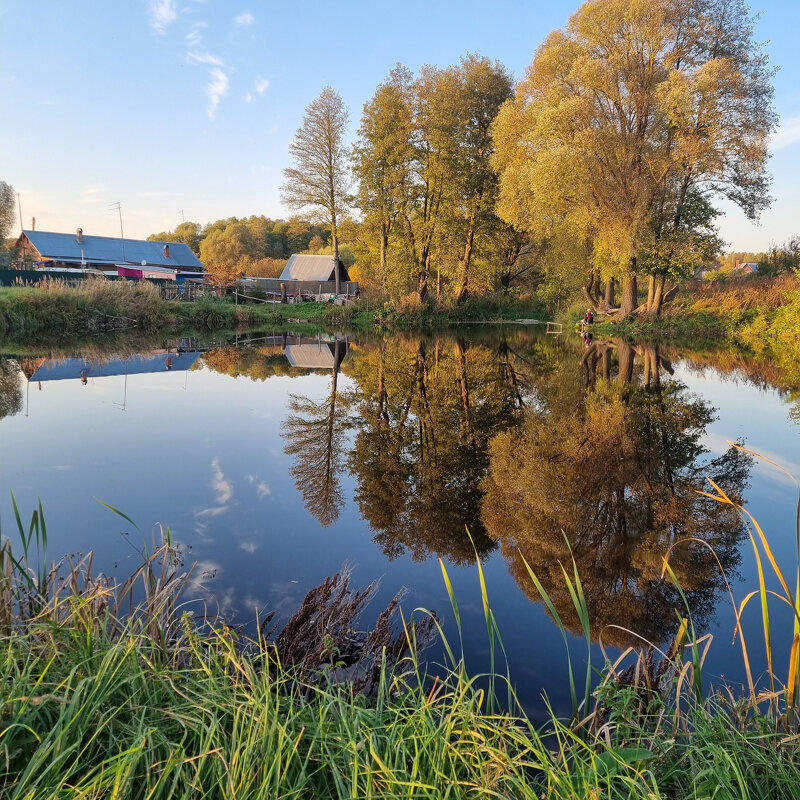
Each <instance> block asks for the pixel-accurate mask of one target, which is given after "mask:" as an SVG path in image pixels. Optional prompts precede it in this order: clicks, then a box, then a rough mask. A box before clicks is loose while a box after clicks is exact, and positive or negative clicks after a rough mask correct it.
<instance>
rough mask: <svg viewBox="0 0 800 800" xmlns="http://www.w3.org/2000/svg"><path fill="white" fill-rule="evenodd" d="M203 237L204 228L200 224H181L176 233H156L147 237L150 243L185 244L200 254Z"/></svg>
mask: <svg viewBox="0 0 800 800" xmlns="http://www.w3.org/2000/svg"><path fill="white" fill-rule="evenodd" d="M202 237H203V234H202V227H201V225H200V223H199V222H181V224H180V225H178V226H177V227H176V228H175V230H174V231H165V232H163V233H154V234H151V235H150V236H148V237H147V241H148V242H183V244H188V245H189V247H191V248H192V251H193V252H194V253H198V254H199V253H200V241H201V239H202Z"/></svg>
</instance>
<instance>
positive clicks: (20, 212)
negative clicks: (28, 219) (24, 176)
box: [17, 192, 25, 231]
mask: <svg viewBox="0 0 800 800" xmlns="http://www.w3.org/2000/svg"><path fill="white" fill-rule="evenodd" d="M17 208H18V209H19V229H20V231H22V230H23V229H24V227H25V226H24V225H23V224H22V203H21V202H20V200H19V192H17Z"/></svg>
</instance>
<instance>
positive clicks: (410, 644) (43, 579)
mask: <svg viewBox="0 0 800 800" xmlns="http://www.w3.org/2000/svg"><path fill="white" fill-rule="evenodd" d="M15 513H16V514H17V521H18V529H19V531H18V532H19V538H20V540H21V542H22V552H20V551H17V552H16V553H13V552H12V548H11V545H10V544H9V543H8V542H6V543H4V544H3V546H2V549H0V646H2V648H3V651H4V656H5V657H4V658H3V660H2V662H0V679H1V680H2V685H3V687H4V691H3V694H2V698H0V743H1V744H2V748H3V752H4V757H3V758H2V759H0V793H2V794H3V796H4V797H9V798H23V797H24V798H29V797H36V798H56V797H64V796H67V795H69V796H76V797H78V796H79V797H105V796H113V797H115V798H118V800H124V799H125V798H141V797H147V798H176V797H185V798H189V797H192V798H193V797H230V798H234V797H235V798H239V799H240V800H245V799H246V798H256V797H290V796H297V797H313V798H350V797H381V798H395V797H397V798H400V797H422V798H441V797H448V798H474V797H504V798H530V799H531V800H533V798H537V800H539V799H540V798H543V797H544V798H564V799H565V800H566V798H570V799H571V800H572V799H573V798H592V797H597V798H600V797H603V798H633V800H637V799H638V798H642V800H644V799H645V798H647V799H648V800H651V799H652V798H658V797H665V798H666V797H676V798H677V797H681V798H682V797H722V798H736V797H758V798H762V797H763V798H767V797H769V798H775V799H776V800H780V799H781V798H795V797H797V796H798V792H800V778H798V773H797V768H796V763H797V758H798V757H800V743H798V740H797V737H796V736H795V735H794V734H795V733H796V729H797V727H798V708H797V704H796V697H797V695H796V691H795V688H796V681H797V672H796V670H795V672H794V677H792V669H791V667H790V672H789V680H788V682H787V690H786V691H783V690H782V689H781V686H780V684H779V682H778V681H777V677H776V676H775V675H771V676H770V681H771V682H773V689H772V691H770V692H768V693H767V694H764V695H761V696H760V697H759V698H757V697H756V694H755V688H754V687H753V690H752V692H751V693H748V692H747V690H745V693H744V694H742V695H738V694H735V693H734V694H729V693H727V692H722V693H719V694H713V695H711V696H709V695H708V694H704V685H703V676H702V668H701V650H702V648H703V647H704V643H703V641H702V640H697V638H696V637H695V635H694V632H693V630H692V627H691V623H690V622H687V623H685V624H684V626H682V628H681V631H680V632H679V634H678V637H677V638H676V641H675V643H674V645H673V647H672V648H671V649H670V655H669V656H660V655H658V654H657V653H655V652H654V651H650V652H647V653H644V654H641V655H639V656H638V658H636V657H632V658H633V660H630V658H629V659H628V660H627V661H624V662H623V663H621V664H616V665H611V664H610V663H606V664H605V665H604V666H603V668H602V670H601V674H600V681H599V685H596V688H595V689H594V691H593V693H592V694H591V695H590V693H589V692H590V690H589V684H588V683H587V689H586V699H587V700H588V703H587V702H585V703H584V704H582V705H581V704H580V703H579V700H578V698H577V697H576V700H575V714H574V715H573V717H572V718H571V719H559V718H558V717H556V716H555V715H554V714H551V715H550V716H549V719H548V720H547V722H546V723H545V725H544V726H541V727H536V726H534V725H533V724H532V722H531V721H530V719H529V717H528V716H527V715H526V714H525V713H524V711H523V710H522V709H520V708H519V707H518V706H516V704H515V702H514V699H513V692H512V691H510V690H509V691H507V687H506V686H505V685H504V682H505V678H504V676H503V675H502V674H496V675H494V676H493V677H491V676H490V677H488V678H487V676H482V677H481V678H480V679H477V678H475V677H473V676H470V675H468V674H466V673H465V671H464V669H463V662H462V661H461V660H460V658H459V657H458V653H457V651H456V653H455V654H454V655H453V657H452V660H451V663H450V666H449V668H437V669H435V676H433V675H431V676H429V675H427V674H426V672H425V668H424V665H423V662H422V659H421V656H420V652H421V645H422V638H424V633H421V628H419V627H417V628H414V627H413V626H412V625H411V624H410V623H407V624H406V632H407V638H404V634H403V632H402V628H401V630H400V638H395V639H394V641H395V642H398V643H399V644H398V645H397V646H393V645H392V644H391V642H392V637H391V636H388V637H387V635H386V634H387V630H389V628H390V616H389V614H388V612H387V613H385V614H382V615H381V616H380V617H379V618H378V622H377V623H376V626H375V631H374V632H373V633H372V634H370V636H369V637H367V638H366V640H364V639H362V640H361V641H362V644H361V645H360V647H361V652H363V651H365V650H366V651H370V647H371V651H370V652H371V653H372V655H373V656H375V657H376V660H374V661H373V662H372V663H373V664H375V665H377V669H376V670H375V671H374V673H372V676H373V679H372V680H371V681H364V680H363V677H364V675H365V674H368V673H369V670H361V671H360V672H355V673H353V672H351V673H349V674H347V672H346V670H347V663H348V660H349V658H350V657H349V656H348V655H347V654H346V653H345V648H344V647H343V646H342V634H343V633H344V632H346V631H347V629H348V626H349V624H351V623H352V622H353V621H354V619H355V617H354V615H353V614H352V613H351V611H352V609H353V608H355V609H356V610H359V609H360V608H361V605H359V603H358V601H357V600H356V599H355V598H356V595H357V594H358V593H354V592H351V591H350V590H349V589H348V587H347V586H346V583H345V585H344V589H343V585H342V583H341V582H339V583H338V584H337V583H336V579H334V580H333V582H331V581H328V582H326V583H325V584H324V585H323V587H320V588H319V589H317V590H313V591H312V592H311V593H310V594H309V596H308V597H307V598H306V601H305V602H304V604H303V607H302V608H301V609H300V611H299V612H298V614H296V615H295V617H293V618H292V620H290V622H289V623H288V624H287V626H286V628H284V632H282V633H281V634H279V635H278V636H277V637H274V638H273V639H271V641H270V642H269V643H268V642H267V639H266V637H265V638H259V639H258V640H255V641H252V640H246V639H245V638H243V637H242V636H241V635H240V634H238V633H237V632H236V631H235V630H233V629H231V628H230V627H228V626H226V625H225V624H224V623H223V622H222V621H221V620H217V619H214V618H208V617H207V616H205V615H200V616H198V617H193V616H192V614H191V610H192V608H191V606H190V605H186V604H182V603H179V599H180V596H181V592H182V591H183V590H184V589H186V588H187V586H189V585H190V582H191V574H190V571H189V570H184V569H183V567H182V562H181V560H180V558H178V557H177V554H176V552H175V550H174V548H173V547H172V545H171V543H170V541H169V538H168V537H167V539H166V540H165V541H164V542H163V543H162V545H161V546H160V547H159V548H157V549H156V550H155V552H153V553H152V554H147V553H145V554H143V561H142V564H141V566H140V567H139V568H138V569H136V570H135V571H134V572H133V574H132V575H131V576H130V578H129V579H128V580H126V581H123V582H122V583H121V584H114V583H112V582H110V581H109V580H108V579H105V578H103V577H102V576H100V575H97V574H93V573H92V562H91V557H90V556H86V557H85V558H83V559H82V560H81V561H80V562H79V563H77V564H75V563H70V562H68V563H67V564H66V565H62V569H61V571H60V572H56V571H55V570H53V569H51V568H50V567H48V566H47V563H48V562H47V560H46V558H45V550H46V545H47V537H46V528H45V526H44V522H43V515H42V511H41V508H39V509H38V510H37V511H36V512H34V514H33V516H32V519H31V524H30V526H29V527H27V528H26V527H25V526H23V524H22V522H21V521H20V517H19V514H18V512H16V509H15ZM26 531H27V532H26ZM444 578H445V580H448V578H447V575H446V573H445V575H444ZM565 579H566V580H567V582H568V583H569V584H570V586H571V590H572V592H573V601H574V603H575V605H576V609H579V608H581V606H582V603H583V596H582V591H581V588H580V584H579V583H577V582H573V581H571V580H570V579H569V578H566V573H565ZM448 585H449V583H448ZM787 592H788V589H787ZM367 596H368V595H367ZM134 599H136V600H138V603H139V604H138V605H136V606H135V610H134V611H133V612H131V613H127V612H126V611H125V609H126V608H127V606H128V603H129V602H131V601H132V600H134ZM452 600H453V604H454V605H453V611H454V612H455V611H456V610H457V606H456V600H455V598H452ZM485 600H486V595H485V593H484V601H485ZM332 602H333V605H331V603H332ZM545 602H548V600H547V598H546V597H545ZM333 607H335V608H336V609H337V610H338V611H337V613H328V612H330V610H331V608H333ZM485 613H486V621H487V626H488V630H489V631H490V633H489V635H490V636H491V637H492V638H493V639H495V637H496V636H497V631H496V629H495V628H494V623H493V617H492V614H491V611H490V610H489V608H488V606H485ZM123 614H124V615H125V618H124V619H123ZM555 617H556V619H558V615H557V614H556V615H555ZM431 619H432V618H431V617H429V616H427V615H426V614H423V615H422V619H421V620H420V618H419V616H418V619H417V622H418V624H419V623H420V621H421V622H422V624H423V625H424V624H425V620H428V621H430V620H431ZM287 628H288V629H289V630H290V633H289V634H288V636H287V637H286V638H282V637H284V634H285V631H286V630H287ZM778 633H779V632H778V631H773V636H775V637H776V638H777V634H778ZM418 635H419V636H420V637H422V638H420V639H417V636H418ZM373 637H374V638H373ZM588 638H589V634H588V631H587V639H588ZM370 642H372V646H371V645H370ZM379 642H383V643H385V644H386V647H385V649H383V648H381V647H375V644H376V643H379ZM495 644H497V642H496V641H495ZM298 648H299V649H298ZM403 649H406V650H407V651H408V654H407V655H406V656H405V657H404V658H400V659H399V660H398V661H396V660H395V659H396V658H398V657H399V656H400V655H401V651H402V650H403ZM447 649H448V651H449V646H448V648H447ZM450 652H452V651H450ZM309 653H311V656H312V657H311V658H310V659H308V658H307V657H306V656H307V655H308V654H309ZM381 653H383V656H382V655H381ZM298 654H299V655H298ZM304 654H305V655H304ZM586 678H587V680H595V679H596V676H595V675H594V674H593V673H592V671H591V670H588V671H587V674H586ZM564 680H565V681H569V682H570V683H571V684H573V685H575V684H577V683H579V682H582V681H580V680H579V676H578V675H577V674H576V675H573V674H572V667H570V666H568V665H567V664H565V672H564ZM595 683H596V680H595ZM705 688H706V689H707V687H705ZM362 690H363V691H362ZM578 692H580V693H582V690H581V689H577V691H576V694H577V693H578ZM499 697H502V698H503V703H502V705H501V703H500V702H498V698H499Z"/></svg>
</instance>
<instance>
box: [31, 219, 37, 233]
mask: <svg viewBox="0 0 800 800" xmlns="http://www.w3.org/2000/svg"><path fill="white" fill-rule="evenodd" d="M31 230H32V231H35V230H36V217H32V218H31Z"/></svg>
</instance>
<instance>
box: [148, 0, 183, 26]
mask: <svg viewBox="0 0 800 800" xmlns="http://www.w3.org/2000/svg"><path fill="white" fill-rule="evenodd" d="M148 14H149V15H150V27H151V28H152V29H153V30H154V31H155V32H156V33H159V34H160V33H164V32H165V31H166V29H167V28H168V27H169V26H170V25H171V24H172V23H173V22H175V20H176V19H177V18H178V10H177V8H176V5H175V0H150V5H149V7H148Z"/></svg>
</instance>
